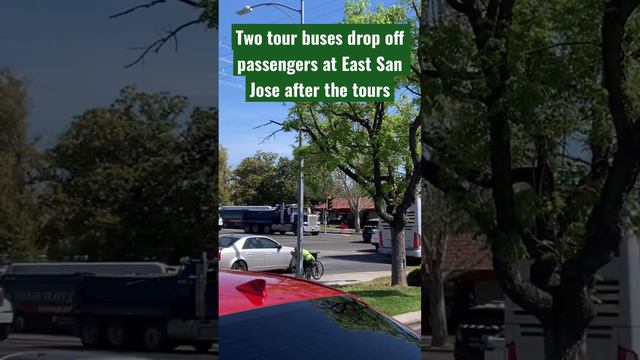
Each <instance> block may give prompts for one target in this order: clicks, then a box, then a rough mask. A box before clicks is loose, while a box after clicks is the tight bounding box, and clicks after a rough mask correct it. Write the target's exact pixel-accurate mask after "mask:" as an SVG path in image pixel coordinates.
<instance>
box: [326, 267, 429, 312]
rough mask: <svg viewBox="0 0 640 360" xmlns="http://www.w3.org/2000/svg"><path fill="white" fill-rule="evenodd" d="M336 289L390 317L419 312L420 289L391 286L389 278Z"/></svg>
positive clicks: (385, 277)
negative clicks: (359, 299)
mask: <svg viewBox="0 0 640 360" xmlns="http://www.w3.org/2000/svg"><path fill="white" fill-rule="evenodd" d="M336 287H337V288H339V289H340V290H342V291H344V292H348V293H351V294H353V295H356V296H358V297H360V298H361V299H362V300H364V301H366V302H367V303H368V304H370V305H372V306H374V307H375V308H377V309H378V310H380V311H383V312H384V313H386V314H388V315H391V316H394V315H399V314H404V313H407V312H411V311H417V310H420V303H421V301H420V287H412V286H410V287H406V288H401V287H397V286H391V276H384V277H380V278H377V279H374V280H371V281H367V282H363V283H358V284H353V285H342V286H336Z"/></svg>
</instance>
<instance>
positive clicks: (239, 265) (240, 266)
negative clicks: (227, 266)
mask: <svg viewBox="0 0 640 360" xmlns="http://www.w3.org/2000/svg"><path fill="white" fill-rule="evenodd" d="M231 269H232V270H241V271H247V270H249V267H248V266H247V263H246V262H244V261H242V260H238V261H236V262H234V263H233V265H231Z"/></svg>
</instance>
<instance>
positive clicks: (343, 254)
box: [220, 229, 420, 274]
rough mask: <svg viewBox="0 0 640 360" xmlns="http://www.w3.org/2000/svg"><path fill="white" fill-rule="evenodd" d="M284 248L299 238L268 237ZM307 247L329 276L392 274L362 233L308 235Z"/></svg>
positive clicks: (410, 261)
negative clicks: (363, 240) (363, 273)
mask: <svg viewBox="0 0 640 360" xmlns="http://www.w3.org/2000/svg"><path fill="white" fill-rule="evenodd" d="M243 233H244V232H243V231H242V230H236V229H223V230H222V231H221V232H220V234H221V235H222V234H243ZM267 236H269V237H270V238H272V239H274V240H276V241H278V242H279V243H280V244H282V245H284V246H291V247H295V246H296V236H295V235H293V234H287V235H279V234H278V235H275V234H271V235H267ZM303 241H304V248H305V249H307V250H309V251H311V252H316V251H317V252H320V255H319V257H320V261H322V264H323V265H324V270H325V274H343V273H350V272H363V271H389V272H391V258H390V257H389V256H388V255H378V254H377V253H376V250H375V248H374V247H373V246H372V245H371V244H366V243H364V242H362V235H360V234H337V233H328V234H323V233H321V234H319V235H318V236H312V235H305V236H304V238H303ZM407 263H408V265H419V264H420V261H419V260H416V259H408V261H407Z"/></svg>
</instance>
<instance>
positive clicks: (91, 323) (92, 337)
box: [80, 318, 105, 349]
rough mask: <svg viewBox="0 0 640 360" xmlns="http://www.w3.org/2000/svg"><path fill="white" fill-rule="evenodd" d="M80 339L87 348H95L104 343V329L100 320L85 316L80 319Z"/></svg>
mask: <svg viewBox="0 0 640 360" xmlns="http://www.w3.org/2000/svg"><path fill="white" fill-rule="evenodd" d="M80 340H81V341H82V345H84V346H85V347H87V348H90V349H95V348H99V347H101V346H102V345H104V340H105V339H104V329H103V327H102V323H101V322H100V320H98V319H96V318H87V319H84V320H82V325H81V329H80Z"/></svg>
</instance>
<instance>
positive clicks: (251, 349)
mask: <svg viewBox="0 0 640 360" xmlns="http://www.w3.org/2000/svg"><path fill="white" fill-rule="evenodd" d="M220 321H221V324H220V329H222V331H221V333H220V343H219V344H220V348H221V349H224V352H222V353H221V354H233V359H234V360H249V359H262V360H265V359H299V358H304V359H305V360H313V359H368V360H375V359H381V360H382V359H385V360H386V359H390V358H397V359H417V358H418V357H419V355H420V347H419V343H420V340H419V338H418V337H417V336H416V335H415V334H414V333H413V332H411V331H410V330H408V329H405V328H403V327H401V326H399V325H398V324H396V323H395V322H393V321H392V320H390V319H388V318H387V317H385V316H383V315H381V314H380V313H378V312H377V311H375V310H373V309H372V308H370V307H368V306H367V305H365V304H363V303H360V302H358V301H356V300H354V299H352V298H350V297H348V296H338V297H331V298H320V299H313V300H307V301H297V302H293V303H288V304H284V305H277V306H270V307H265V308H261V309H257V310H251V311H246V312H241V313H237V314H232V315H226V316H223V317H222V318H221V320H220ZM338 344H340V345H339V346H337V345H338Z"/></svg>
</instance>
